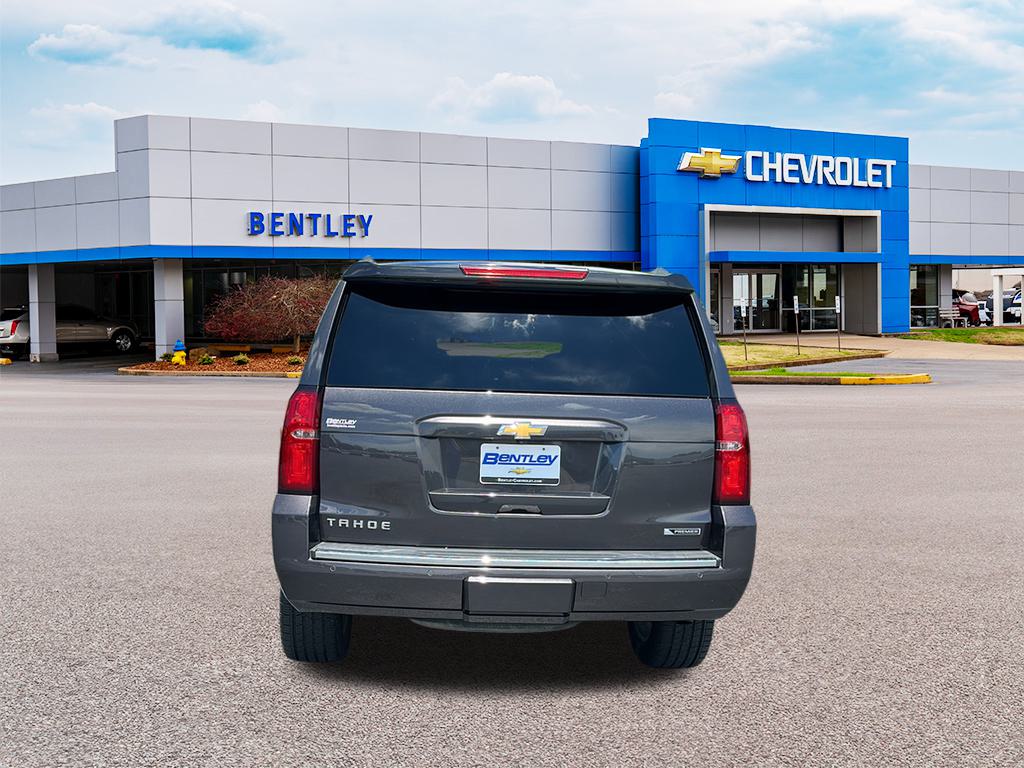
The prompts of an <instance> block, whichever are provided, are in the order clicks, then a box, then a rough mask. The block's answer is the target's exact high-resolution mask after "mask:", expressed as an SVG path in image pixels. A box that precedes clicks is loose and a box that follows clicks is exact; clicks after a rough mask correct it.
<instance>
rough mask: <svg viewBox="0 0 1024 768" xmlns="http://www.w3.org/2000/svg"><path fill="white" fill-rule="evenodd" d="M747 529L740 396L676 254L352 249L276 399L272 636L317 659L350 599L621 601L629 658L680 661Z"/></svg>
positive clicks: (692, 657)
mask: <svg viewBox="0 0 1024 768" xmlns="http://www.w3.org/2000/svg"><path fill="white" fill-rule="evenodd" d="M755 530H756V523H755V519H754V512H753V509H752V508H751V506H750V446H749V440H748V437H747V426H746V419H745V418H744V415H743V411H742V409H741V408H740V406H739V404H738V403H737V402H736V398H735V395H734V393H733V389H732V385H731V384H730V382H729V376H728V373H727V371H726V368H725V363H724V361H723V359H722V356H721V354H720V352H719V350H718V346H717V344H716V343H715V340H714V336H713V334H712V331H711V328H710V326H709V324H708V322H707V319H706V317H705V314H704V312H703V311H701V308H700V306H699V304H698V302H697V301H696V299H695V296H694V292H693V288H692V287H691V286H690V284H689V283H688V282H687V280H686V279H685V278H683V277H681V276H678V275H672V274H669V273H667V272H656V273H653V274H642V273H636V272H624V271H618V270H611V269H594V268H585V267H564V266H557V267H556V266H550V265H540V264H520V263H512V264H505V263H479V262H475V263H463V264H459V263H457V262H415V263H410V262H398V263H391V264H377V263H374V262H372V261H369V260H367V261H362V262H359V263H357V264H355V265H353V266H352V267H350V268H349V269H348V271H346V272H345V274H344V276H343V278H342V280H341V282H340V283H339V285H338V288H337V290H336V291H335V292H334V295H333V296H332V297H331V299H330V302H329V303H328V305H327V308H326V310H325V312H324V315H323V318H322V320H321V321H320V325H319V327H318V329H317V332H316V335H315V337H314V339H313V343H312V346H311V348H310V351H309V356H308V359H307V362H306V366H305V369H304V370H303V372H302V377H301V379H300V381H299V386H298V388H297V389H296V390H295V393H294V394H293V395H292V397H291V400H290V401H289V403H288V408H287V413H286V415H285V421H284V429H283V430H282V436H281V453H280V462H279V472H278V493H277V497H276V499H275V501H274V509H273V544H274V561H275V564H276V567H277V573H278V577H279V579H280V582H281V596H280V619H281V641H282V644H283V646H284V652H285V654H286V655H287V656H288V658H290V659H294V660H298V661H312V662H331V661H339V660H341V659H342V658H344V656H345V655H346V653H347V651H348V646H349V636H350V632H351V626H352V617H353V616H359V615H374V616H398V617H406V618H409V619H412V620H413V621H415V622H417V623H420V624H424V625H427V626H430V627H436V628H443V629H459V630H478V631H491V632H494V631H503V632H507V631H521V632H533V631H542V630H554V629H562V628H565V627H570V626H572V625H574V624H576V623H578V622H581V621H623V622H626V623H627V626H628V634H629V640H630V643H631V645H632V647H633V650H634V652H635V653H636V655H637V656H638V658H639V659H640V660H641V661H642V662H644V663H645V664H648V665H650V666H653V667H671V668H679V667H692V666H695V665H697V664H699V663H700V662H701V661H702V660H703V658H704V656H705V654H706V653H707V651H708V647H709V646H710V644H711V636H712V630H713V627H714V622H715V620H716V619H718V618H721V617H722V616H724V615H725V614H726V613H728V612H729V611H730V610H731V609H732V608H733V607H734V606H735V605H736V603H737V602H738V601H739V599H740V597H741V596H742V594H743V591H744V589H745V588H746V585H747V582H748V580H749V578H750V571H751V566H752V564H753V559H754V538H755Z"/></svg>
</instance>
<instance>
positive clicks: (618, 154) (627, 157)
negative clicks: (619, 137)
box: [608, 144, 640, 174]
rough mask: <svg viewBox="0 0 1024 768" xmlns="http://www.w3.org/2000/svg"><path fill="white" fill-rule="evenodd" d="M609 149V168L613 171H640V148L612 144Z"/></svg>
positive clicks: (636, 172) (635, 172) (633, 172)
mask: <svg viewBox="0 0 1024 768" xmlns="http://www.w3.org/2000/svg"><path fill="white" fill-rule="evenodd" d="M608 149H609V151H610V153H611V154H610V170H611V171H612V172H614V173H631V174H639V173H640V148H639V147H622V146H618V145H615V144H612V145H611V146H610V147H609V148H608Z"/></svg>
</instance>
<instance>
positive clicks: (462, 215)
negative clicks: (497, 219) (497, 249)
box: [371, 205, 487, 250]
mask: <svg viewBox="0 0 1024 768" xmlns="http://www.w3.org/2000/svg"><path fill="white" fill-rule="evenodd" d="M421 213H422V216H423V247H424V248H475V249H480V250H485V249H486V248H487V209H486V208H452V207H447V206H445V207H440V206H429V205H425V206H423V208H422V209H421ZM371 231H372V230H371Z"/></svg>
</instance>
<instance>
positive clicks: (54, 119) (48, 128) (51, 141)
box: [25, 101, 125, 146]
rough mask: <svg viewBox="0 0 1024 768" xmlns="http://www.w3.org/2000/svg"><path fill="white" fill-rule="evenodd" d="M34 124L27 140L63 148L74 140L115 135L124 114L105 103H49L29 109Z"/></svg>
mask: <svg viewBox="0 0 1024 768" xmlns="http://www.w3.org/2000/svg"><path fill="white" fill-rule="evenodd" d="M29 116H30V117H31V118H32V123H31V125H30V127H29V128H28V130H26V131H25V135H26V138H27V139H28V140H29V142H30V143H32V144H35V145H43V146H49V145H63V144H64V143H65V142H67V141H69V140H71V141H76V142H77V141H84V142H90V141H98V140H101V139H102V138H104V137H106V136H112V135H113V131H114V120H117V119H119V118H122V117H124V116H125V115H124V113H123V112H121V111H119V110H117V109H114V108H113V107H108V106H105V105H103V104H97V103H96V102H94V101H89V102H86V103H84V104H59V105H55V104H47V105H45V106H42V107H33V108H32V109H30V110H29Z"/></svg>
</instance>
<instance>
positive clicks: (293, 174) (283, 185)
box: [273, 155, 348, 203]
mask: <svg viewBox="0 0 1024 768" xmlns="http://www.w3.org/2000/svg"><path fill="white" fill-rule="evenodd" d="M273 166H274V177H273V178H274V200H298V201H302V200H306V201H313V200H320V201H327V202H331V203H345V202H348V160H342V159H338V158H327V157H283V156H281V155H275V156H274V158H273Z"/></svg>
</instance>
